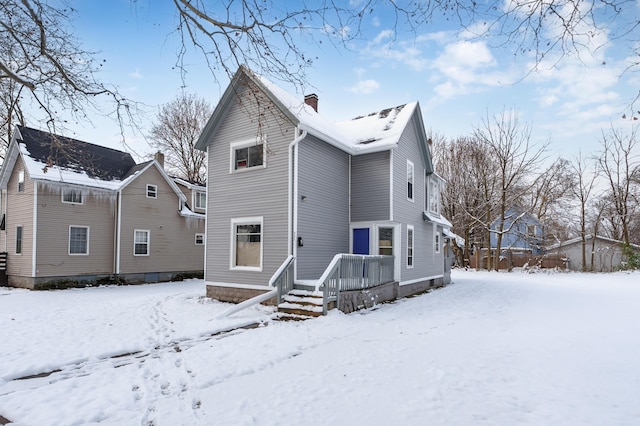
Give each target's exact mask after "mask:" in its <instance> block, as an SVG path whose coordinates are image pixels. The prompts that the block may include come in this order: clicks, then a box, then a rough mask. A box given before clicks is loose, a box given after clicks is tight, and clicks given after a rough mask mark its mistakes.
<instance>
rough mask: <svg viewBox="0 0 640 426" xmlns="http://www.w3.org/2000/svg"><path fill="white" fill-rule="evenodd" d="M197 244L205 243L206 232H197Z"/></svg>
mask: <svg viewBox="0 0 640 426" xmlns="http://www.w3.org/2000/svg"><path fill="white" fill-rule="evenodd" d="M196 245H197V246H201V245H204V234H196Z"/></svg>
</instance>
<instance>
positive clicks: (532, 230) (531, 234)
mask: <svg viewBox="0 0 640 426" xmlns="http://www.w3.org/2000/svg"><path fill="white" fill-rule="evenodd" d="M535 237H536V225H527V238H535Z"/></svg>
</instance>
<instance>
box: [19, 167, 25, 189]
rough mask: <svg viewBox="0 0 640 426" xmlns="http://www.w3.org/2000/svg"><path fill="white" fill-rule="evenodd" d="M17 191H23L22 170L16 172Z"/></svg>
mask: <svg viewBox="0 0 640 426" xmlns="http://www.w3.org/2000/svg"><path fill="white" fill-rule="evenodd" d="M18 192H24V170H20V171H19V172H18Z"/></svg>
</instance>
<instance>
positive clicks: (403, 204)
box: [393, 118, 444, 282]
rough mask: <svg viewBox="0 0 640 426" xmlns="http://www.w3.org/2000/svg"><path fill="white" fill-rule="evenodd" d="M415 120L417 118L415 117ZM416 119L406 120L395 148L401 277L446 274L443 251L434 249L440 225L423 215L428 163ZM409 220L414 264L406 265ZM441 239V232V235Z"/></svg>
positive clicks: (394, 214)
mask: <svg viewBox="0 0 640 426" xmlns="http://www.w3.org/2000/svg"><path fill="white" fill-rule="evenodd" d="M413 120H415V118H414V119H413ZM417 141H418V138H417V133H416V128H415V126H414V123H413V121H411V122H409V123H408V124H407V127H406V128H405V131H404V133H403V134H402V136H401V138H400V142H399V143H398V146H397V147H396V148H394V152H393V196H394V203H393V221H394V222H400V223H401V224H402V231H401V250H400V253H401V256H402V259H401V262H400V265H401V268H400V271H401V274H400V281H401V282H402V281H411V280H418V279H420V278H426V277H433V276H440V275H442V274H443V268H444V255H443V250H442V248H441V249H440V253H435V245H434V232H440V233H441V232H442V228H441V227H434V225H433V223H431V222H426V221H425V220H424V219H423V211H424V205H425V175H424V169H425V165H424V163H423V161H422V157H421V154H420V150H419V147H418V142H417ZM407 159H409V160H410V161H411V162H412V163H413V166H414V184H413V195H414V197H413V198H414V200H413V202H411V201H409V200H408V199H407ZM407 224H410V225H413V226H414V262H413V263H414V267H413V268H407ZM440 239H441V242H442V235H441V236H440Z"/></svg>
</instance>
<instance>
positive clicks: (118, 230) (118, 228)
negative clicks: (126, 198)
mask: <svg viewBox="0 0 640 426" xmlns="http://www.w3.org/2000/svg"><path fill="white" fill-rule="evenodd" d="M121 226H122V189H120V190H118V211H117V213H116V270H115V273H116V275H120V239H121V237H122V229H121Z"/></svg>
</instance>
